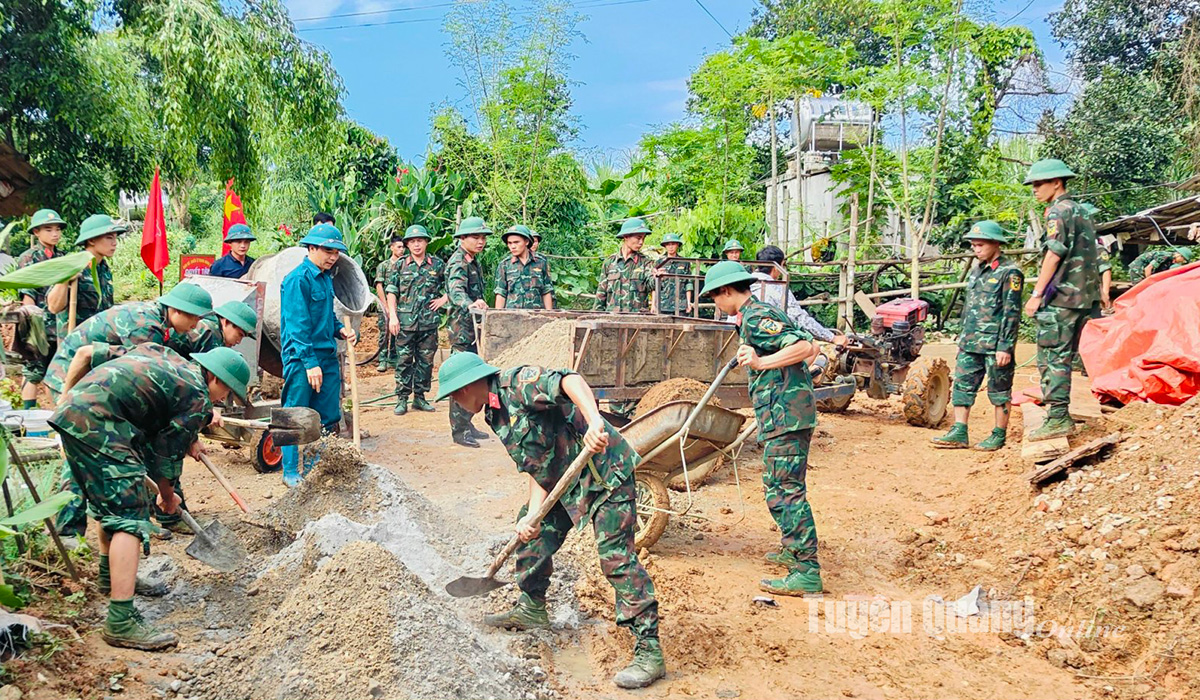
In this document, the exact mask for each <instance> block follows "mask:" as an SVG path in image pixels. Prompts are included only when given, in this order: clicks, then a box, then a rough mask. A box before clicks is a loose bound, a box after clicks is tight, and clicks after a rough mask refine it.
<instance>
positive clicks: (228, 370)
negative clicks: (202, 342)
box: [192, 348, 250, 399]
mask: <svg viewBox="0 0 1200 700" xmlns="http://www.w3.org/2000/svg"><path fill="white" fill-rule="evenodd" d="M192 361H193V362H195V363H196V364H198V365H200V366H201V367H203V368H204V369H206V370H208V371H209V372H212V373H213V376H215V377H216V378H217V379H220V380H221V381H222V382H225V386H228V387H229V389H230V390H231V391H233V393H235V394H237V395H238V397H239V398H243V399H244V398H246V385H248V384H249V383H250V365H248V364H246V360H245V358H243V357H242V355H241V353H239V352H238V351H236V350H234V349H233V348H216V349H215V350H209V351H208V352H198V353H196V354H194V355H192Z"/></svg>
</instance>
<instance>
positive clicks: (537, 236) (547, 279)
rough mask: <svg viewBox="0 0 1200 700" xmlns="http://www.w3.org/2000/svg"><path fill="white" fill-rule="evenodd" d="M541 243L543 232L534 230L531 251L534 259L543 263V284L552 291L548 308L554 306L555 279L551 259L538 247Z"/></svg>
mask: <svg viewBox="0 0 1200 700" xmlns="http://www.w3.org/2000/svg"><path fill="white" fill-rule="evenodd" d="M541 245H542V234H541V233H539V232H537V231H534V232H533V245H531V246H529V251H530V252H531V253H533V259H534V261H536V262H539V263H541V264H542V271H543V273H544V276H543V279H542V284H543V285H544V286H545V288H546V289H547V290H549V291H550V306H549V307H548V308H551V309H553V308H554V280H553V276H552V275H551V274H550V260H549V259H547V258H546V256H545V255H542V254H541V253H539V252H538V248H540V247H541Z"/></svg>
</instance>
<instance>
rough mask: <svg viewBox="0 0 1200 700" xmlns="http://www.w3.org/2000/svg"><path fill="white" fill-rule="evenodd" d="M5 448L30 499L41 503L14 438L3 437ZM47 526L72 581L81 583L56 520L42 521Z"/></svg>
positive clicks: (47, 519) (10, 462)
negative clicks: (55, 523) (59, 533)
mask: <svg viewBox="0 0 1200 700" xmlns="http://www.w3.org/2000/svg"><path fill="white" fill-rule="evenodd" d="M3 440H4V442H5V447H6V448H7V449H8V457H9V464H11V465H13V466H15V467H16V468H17V471H18V472H20V474H21V479H22V480H24V481H25V488H27V489H29V497H30V498H32V499H33V502H34V503H41V502H42V497H41V496H39V495H38V491H37V486H35V485H34V483H33V479H30V478H29V472H28V471H26V470H25V461H24V460H23V459H21V455H20V454H18V453H17V448H16V447H14V446H13V443H12V437H11V436H9V435H5V436H3ZM42 522H44V523H45V524H46V531H47V532H49V533H50V539H52V540H54V546H55V548H56V549H58V556H60V557H62V560H63V566H65V567H66V569H67V574H68V575H69V576H70V577H71V580H72V581H75V582H78V581H79V572H78V571H76V570H75V564H73V563H72V562H71V556H70V554H68V553H67V548H66V547H65V546H64V545H63V543H62V539H61V538H59V536H58V530H57V529H55V527H54V518H46V519H45V520H44V521H42Z"/></svg>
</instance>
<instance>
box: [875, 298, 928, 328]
mask: <svg viewBox="0 0 1200 700" xmlns="http://www.w3.org/2000/svg"><path fill="white" fill-rule="evenodd" d="M928 315H929V302H927V301H925V300H923V299H896V300H895V301H889V302H887V303H886V304H880V305H879V306H876V307H875V317H876V318H879V319H882V320H883V327H884V328H891V327H892V324H893V323H895V322H896V321H908V322H909V323H911V324H913V325H914V326H915V325H916V324H917V323H919V322H920V321H924V320H925V317H926V316H928Z"/></svg>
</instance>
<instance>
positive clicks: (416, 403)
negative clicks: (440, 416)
mask: <svg viewBox="0 0 1200 700" xmlns="http://www.w3.org/2000/svg"><path fill="white" fill-rule="evenodd" d="M412 407H413V410H414V411H436V410H437V409H436V408H434V407H433V404H431V403H429V402H428V401H426V400H425V394H414V395H413V405H412Z"/></svg>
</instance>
